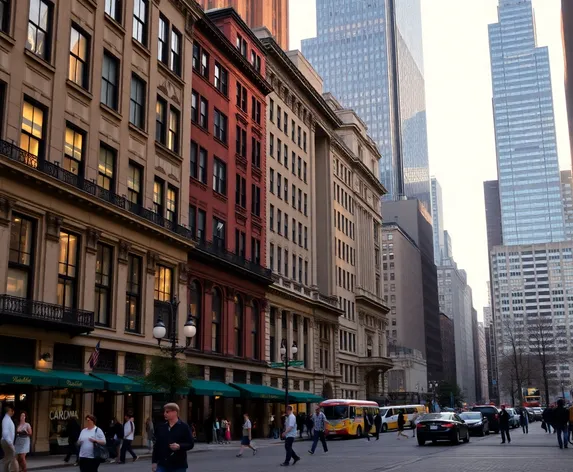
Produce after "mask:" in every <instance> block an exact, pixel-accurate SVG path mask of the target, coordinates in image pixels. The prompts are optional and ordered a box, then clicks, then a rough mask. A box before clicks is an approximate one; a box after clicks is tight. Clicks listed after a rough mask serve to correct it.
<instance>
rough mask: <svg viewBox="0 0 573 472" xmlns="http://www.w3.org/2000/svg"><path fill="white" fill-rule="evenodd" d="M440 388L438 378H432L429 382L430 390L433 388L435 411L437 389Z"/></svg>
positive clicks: (433, 406)
mask: <svg viewBox="0 0 573 472" xmlns="http://www.w3.org/2000/svg"><path fill="white" fill-rule="evenodd" d="M437 388H438V381H437V380H433V381H432V380H430V381H429V382H428V390H432V393H433V397H434V403H433V405H432V409H433V410H434V412H435V409H436V389H437Z"/></svg>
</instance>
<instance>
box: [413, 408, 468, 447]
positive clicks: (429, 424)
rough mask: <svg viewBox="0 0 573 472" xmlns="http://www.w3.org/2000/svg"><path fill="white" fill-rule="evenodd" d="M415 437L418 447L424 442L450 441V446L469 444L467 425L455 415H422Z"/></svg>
mask: <svg viewBox="0 0 573 472" xmlns="http://www.w3.org/2000/svg"><path fill="white" fill-rule="evenodd" d="M416 436H418V444H419V445H420V446H423V445H424V444H426V441H432V442H433V443H435V442H436V441H450V442H451V443H452V444H459V443H460V441H463V442H465V443H468V442H470V431H469V428H468V425H467V424H466V422H465V421H464V420H462V419H461V418H460V417H459V416H458V415H456V414H455V413H428V414H427V415H424V416H423V417H422V419H421V420H420V422H419V423H418V426H417V427H416Z"/></svg>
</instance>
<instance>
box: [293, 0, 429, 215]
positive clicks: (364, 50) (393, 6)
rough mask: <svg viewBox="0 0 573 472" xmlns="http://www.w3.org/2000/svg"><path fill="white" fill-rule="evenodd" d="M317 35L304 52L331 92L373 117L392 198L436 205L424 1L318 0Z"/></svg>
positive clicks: (371, 123)
mask: <svg viewBox="0 0 573 472" xmlns="http://www.w3.org/2000/svg"><path fill="white" fill-rule="evenodd" d="M316 8H317V37H316V38H312V39H307V40H303V42H302V51H303V54H304V55H305V56H306V58H307V59H308V60H309V61H310V62H311V63H312V65H313V67H314V68H315V69H316V70H317V71H318V73H319V74H320V75H321V76H322V78H323V79H324V86H325V90H328V91H331V92H333V93H334V94H335V95H336V96H337V97H338V99H339V100H340V102H341V103H342V104H343V105H344V106H346V107H349V108H353V109H354V110H355V111H356V112H357V113H358V115H360V117H361V118H362V119H363V120H364V121H365V122H366V124H367V125H368V128H369V134H370V135H371V136H372V138H373V139H374V140H375V141H376V143H377V145H378V148H379V150H380V152H381V154H382V160H381V161H380V180H381V182H382V183H383V184H384V186H385V187H386V189H387V190H388V194H387V196H386V198H387V199H392V200H397V199H399V198H401V197H403V196H407V197H409V198H418V199H419V200H420V201H421V202H422V203H423V204H424V205H425V206H426V208H427V210H428V211H431V196H430V195H431V192H430V173H429V168H428V142H427V129H426V99H425V89H424V88H425V83H424V62H423V48H422V20H421V7H420V0H316Z"/></svg>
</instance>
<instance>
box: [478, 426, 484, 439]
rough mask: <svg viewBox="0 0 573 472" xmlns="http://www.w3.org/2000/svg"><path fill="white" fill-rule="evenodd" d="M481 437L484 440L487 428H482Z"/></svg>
mask: <svg viewBox="0 0 573 472" xmlns="http://www.w3.org/2000/svg"><path fill="white" fill-rule="evenodd" d="M479 435H480V436H481V437H482V438H483V437H484V436H485V428H484V427H483V426H482V428H481V432H480V433H479Z"/></svg>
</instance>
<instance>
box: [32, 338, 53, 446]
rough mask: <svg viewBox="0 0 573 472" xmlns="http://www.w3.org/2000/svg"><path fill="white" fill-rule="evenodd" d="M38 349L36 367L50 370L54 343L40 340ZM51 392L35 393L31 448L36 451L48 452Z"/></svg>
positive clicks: (40, 391) (39, 391)
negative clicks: (43, 357) (46, 354)
mask: <svg viewBox="0 0 573 472" xmlns="http://www.w3.org/2000/svg"><path fill="white" fill-rule="evenodd" d="M38 344H39V349H38V355H37V356H36V359H37V360H36V369H43V370H52V366H53V360H54V343H53V342H51V341H46V340H43V339H42V340H40V341H39V342H38ZM44 353H48V354H50V356H51V357H50V359H48V360H47V361H44V360H41V359H40V356H41V355H42V354H44ZM51 396H52V393H51V392H50V391H49V390H38V392H37V393H36V402H35V406H36V411H33V412H31V413H32V415H34V416H33V418H34V420H35V424H33V425H32V427H33V431H32V433H33V436H32V443H33V448H32V450H33V451H34V452H36V453H39V452H48V451H49V450H50V415H49V411H50V401H51Z"/></svg>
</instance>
